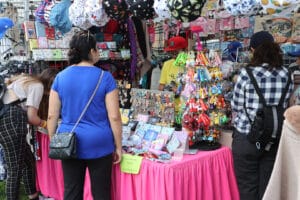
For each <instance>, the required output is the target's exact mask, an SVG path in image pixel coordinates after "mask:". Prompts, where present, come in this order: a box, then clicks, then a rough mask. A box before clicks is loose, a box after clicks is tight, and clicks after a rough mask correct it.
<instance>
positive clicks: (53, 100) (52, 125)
mask: <svg viewBox="0 0 300 200" xmlns="http://www.w3.org/2000/svg"><path fill="white" fill-rule="evenodd" d="M60 108H61V102H60V99H59V96H58V93H57V92H56V91H55V90H51V91H50V95H49V110H48V120H47V129H48V134H49V137H50V139H51V138H52V136H53V135H54V134H55V130H56V127H57V121H58V118H59V114H60Z"/></svg>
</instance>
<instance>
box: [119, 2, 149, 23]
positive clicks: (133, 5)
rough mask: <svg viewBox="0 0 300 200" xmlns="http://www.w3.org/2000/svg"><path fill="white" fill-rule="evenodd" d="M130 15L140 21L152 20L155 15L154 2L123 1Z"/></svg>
mask: <svg viewBox="0 0 300 200" xmlns="http://www.w3.org/2000/svg"><path fill="white" fill-rule="evenodd" d="M125 1H126V3H127V6H128V10H129V11H130V13H131V14H132V15H133V16H135V17H137V18H139V19H142V20H147V19H152V18H153V17H154V14H155V10H154V8H153V4H154V0H125Z"/></svg>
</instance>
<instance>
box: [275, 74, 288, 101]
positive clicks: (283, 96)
mask: <svg viewBox="0 0 300 200" xmlns="http://www.w3.org/2000/svg"><path fill="white" fill-rule="evenodd" d="M290 83H291V72H290V71H288V80H287V83H286V85H285V88H284V90H283V92H282V95H281V98H280V100H279V103H278V105H280V106H283V102H284V98H285V97H286V93H287V92H288V90H289V87H290Z"/></svg>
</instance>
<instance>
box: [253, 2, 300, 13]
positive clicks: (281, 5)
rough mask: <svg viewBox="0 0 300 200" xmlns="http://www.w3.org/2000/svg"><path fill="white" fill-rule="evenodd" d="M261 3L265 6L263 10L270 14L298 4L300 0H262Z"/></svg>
mask: <svg viewBox="0 0 300 200" xmlns="http://www.w3.org/2000/svg"><path fill="white" fill-rule="evenodd" d="M259 3H260V4H261V6H262V7H263V12H264V13H266V14H269V15H272V14H278V13H280V12H282V11H283V10H285V9H287V8H289V7H291V6H294V5H297V4H298V3H300V1H299V0H260V1H259Z"/></svg>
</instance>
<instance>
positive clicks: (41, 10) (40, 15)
mask: <svg viewBox="0 0 300 200" xmlns="http://www.w3.org/2000/svg"><path fill="white" fill-rule="evenodd" d="M50 3H51V0H44V1H42V2H41V3H40V5H39V6H38V7H37V8H36V10H35V12H34V15H35V20H36V21H38V22H40V23H43V24H47V22H46V20H45V16H44V15H45V7H46V6H47V5H48V4H50Z"/></svg>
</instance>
